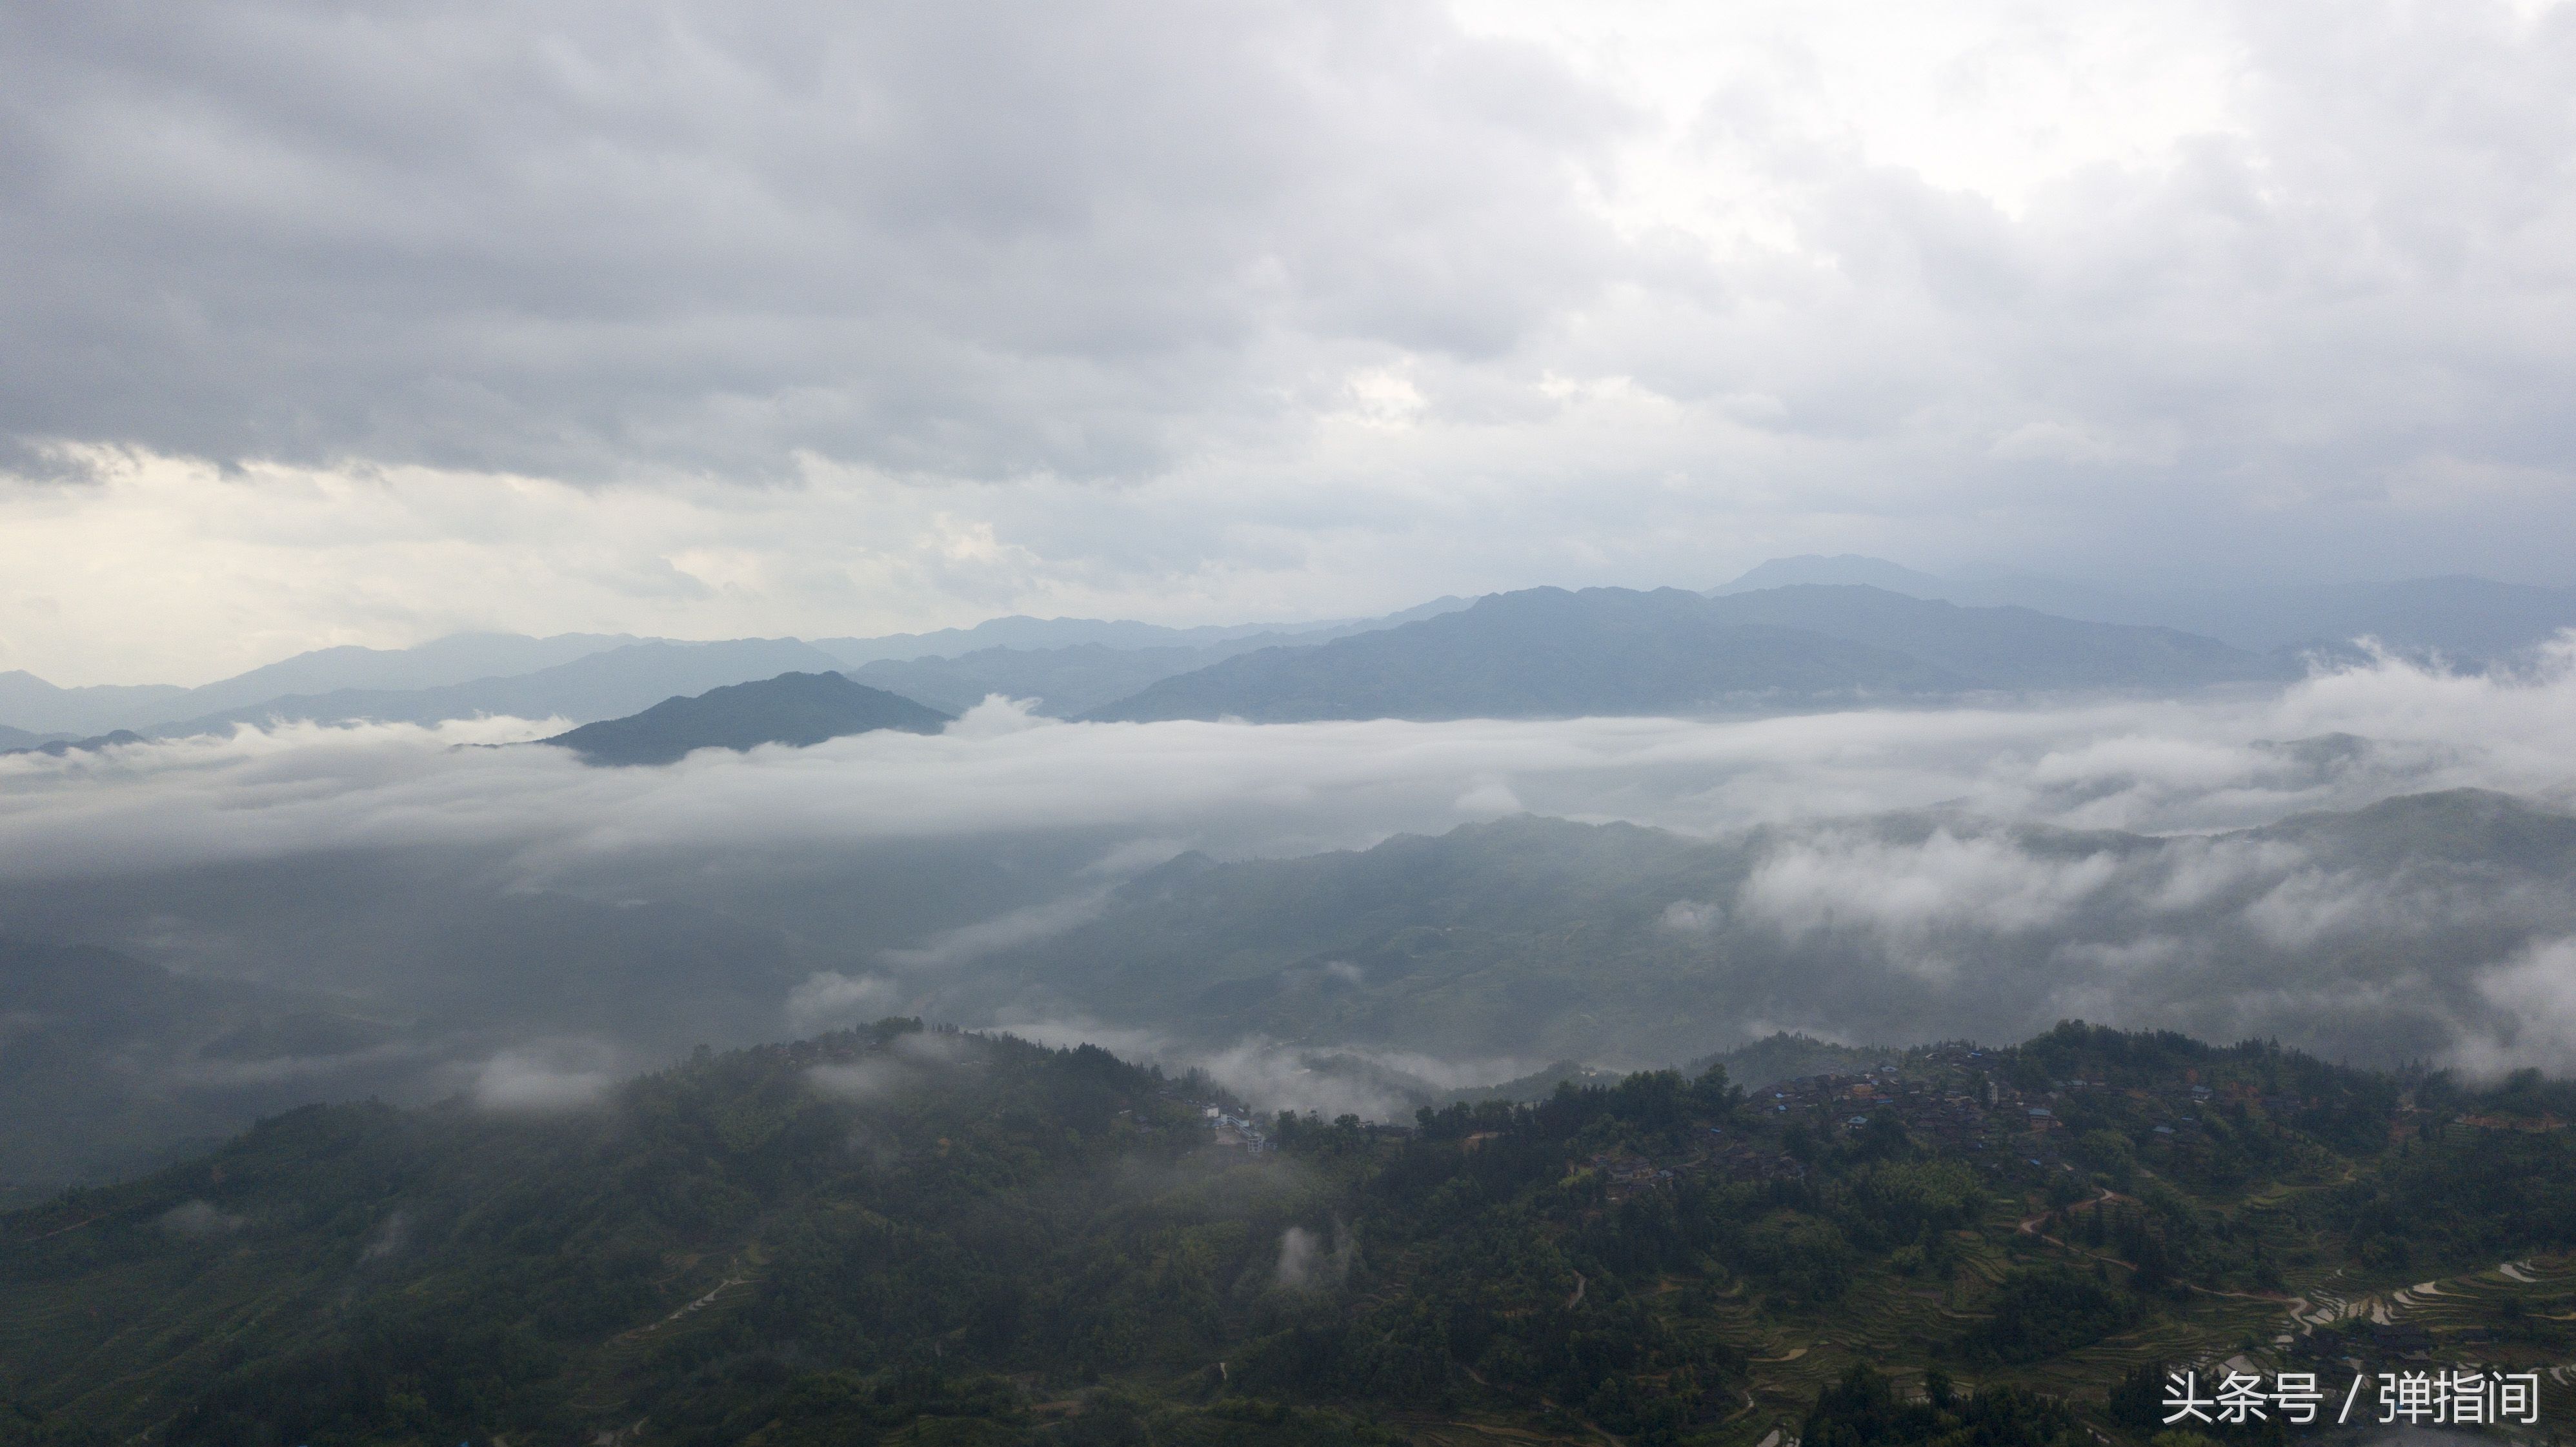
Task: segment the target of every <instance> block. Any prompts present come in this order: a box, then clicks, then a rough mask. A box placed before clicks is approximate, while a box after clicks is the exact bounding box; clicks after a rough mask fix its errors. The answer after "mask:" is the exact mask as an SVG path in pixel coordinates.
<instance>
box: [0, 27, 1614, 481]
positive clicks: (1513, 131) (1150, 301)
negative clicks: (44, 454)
mask: <svg viewBox="0 0 2576 1447" xmlns="http://www.w3.org/2000/svg"><path fill="white" fill-rule="evenodd" d="M6 25H7V29H6V30H5V31H0V65H5V66H6V68H7V69H6V73H7V79H8V85H7V86H6V88H5V89H6V92H7V94H8V95H9V96H10V97H11V99H10V100H9V101H8V102H7V103H6V105H7V107H8V109H7V111H6V112H5V116H6V120H5V124H6V125H7V127H8V129H9V131H10V133H11V135H12V137H13V139H14V144H13V145H12V147H11V151H10V156H11V162H12V165H11V171H12V176H11V186H10V194H11V196H12V198H13V203H12V204H11V206H10V207H9V209H8V211H7V212H6V215H7V218H8V219H7V223H6V225H7V230H6V232H5V233H0V238H5V239H0V245H5V247H6V249H7V252H8V254H9V255H10V256H11V258H12V260H13V263H14V267H15V270H16V271H17V274H18V276H19V279H20V281H21V283H22V284H21V285H19V286H14V287H12V288H11V289H10V293H9V295H10V298H11V300H10V302H9V303H8V307H9V312H8V317H7V319H8V322H9V327H8V331H9V335H10V336H11V337H12V338H13V340H12V342H11V344H10V351H9V353H8V360H7V367H8V376H9V383H10V385H9V387H8V388H7V390H6V393H5V395H6V397H7V398H8V403H7V413H6V415H5V417H0V424H4V425H6V426H7V427H8V428H9V429H10V430H12V431H15V432H18V433H20V434H22V435H34V436H50V437H69V438H74V439H94V440H100V441H126V442H137V443H142V444H145V445H149V446H153V447H157V448H161V449H164V450H172V451H180V452H188V453H195V454H201V455H207V456H213V457H217V458H226V459H229V458H235V457H274V458H281V459H289V460H306V461H331V460H338V459H340V458H344V457H358V458H367V459H376V460H383V461H429V462H436V463H442V464H452V465H462V466H469V467H496V468H501V469H505V470H516V471H536V472H551V473H559V474H560V473H569V474H574V475H589V476H612V475H619V474H624V473H629V472H632V471H634V470H636V469H637V468H639V467H640V468H642V469H644V470H647V471H649V470H651V469H653V468H655V467H674V468H684V469H686V468H697V467H707V466H712V467H717V468H720V469H724V470H728V471H733V472H736V473H743V472H749V473H758V474H769V475H777V474H781V473H782V472H784V471H785V470H786V469H787V467H788V464H789V458H790V455H791V454H792V453H793V452H794V451H796V450H798V449H811V450H815V451H819V452H821V453H824V454H826V455H830V456H833V457H837V458H840V459H843V460H846V461H864V462H868V463H871V464H875V465H878V466H883V467H886V468H889V469H891V470H894V471H897V472H923V473H928V474H932V475H938V476H1005V475H1014V474H1020V473H1028V472H1047V473H1064V474H1075V475H1094V474H1103V475H1118V476H1133V475H1137V474H1139V473H1144V472H1150V471H1153V470H1155V469H1157V468H1159V467H1161V466H1163V465H1164V464H1165V463H1166V462H1167V461H1168V460H1169V459H1170V457H1171V456H1172V455H1173V454H1174V453H1175V451H1176V450H1179V449H1181V448H1185V447H1189V446H1193V445H1196V444H1197V442H1198V441H1199V440H1200V439H1199V438H1198V437H1196V436H1194V435H1193V434H1194V433H1195V432H1196V430H1197V429H1198V428H1200V427H1202V426H1204V425H1205V424H1206V423H1208V422H1210V421H1215V422H1216V424H1217V426H1218V427H1219V429H1220V430H1223V429H1226V428H1232V427H1250V428H1255V429H1258V428H1261V427H1264V426H1267V425H1268V424H1269V423H1270V422H1271V421H1272V420H1274V419H1275V417H1276V416H1277V415H1278V413H1279V412H1280V410H1281V408H1282V406H1283V404H1285V403H1287V402H1289V401H1290V397H1289V396H1287V395H1284V394H1282V393H1281V391H1280V384H1281V383H1282V382H1283V381H1287V380H1288V379H1290V378H1292V377H1294V376H1295V375H1296V374H1298V373H1299V372H1302V371H1304V370H1305V369H1306V368H1308V367H1310V366H1313V365H1315V364H1316V363H1317V362H1319V361H1323V360H1324V359H1326V358H1329V357H1331V356H1333V355H1334V354H1336V353H1341V354H1344V355H1346V356H1348V357H1366V356H1369V355H1372V354H1378V353H1383V352H1386V351H1388V350H1390V349H1403V350H1421V351H1427V352H1433V353H1445V354H1457V355H1466V356H1478V355H1490V354H1493V353H1495V352H1497V351H1499V350H1503V349H1508V348H1509V347H1511V346H1512V345H1513V344H1514V343H1515V341H1516V340H1517V339H1518V338H1519V337H1521V336H1522V335H1524V334H1525V333H1526V332H1527V331H1529V330H1530V329H1531V328H1532V327H1533V326H1535V325H1536V324H1538V323H1539V322H1540V321H1541V320H1542V319H1543V318H1545V317H1546V316H1547V315H1549V314H1551V313H1552V312H1554V311H1556V310H1558V309H1560V308H1562V307H1563V306H1564V305H1566V304H1567V303H1568V302H1570V301H1572V300H1575V299H1577V298H1579V297H1580V296H1582V295H1586V294H1589V293H1590V292H1592V291H1593V290H1595V289H1596V288H1597V287H1598V286H1599V285H1600V284H1601V282H1602V280H1603V279H1604V278H1603V276H1602V275H1601V270H1600V268H1601V255H1602V253H1603V252H1604V251H1605V250H1606V248H1607V244H1608V243H1607V237H1606V228H1605V227H1604V226H1603V225H1602V223H1600V222H1599V221H1597V220H1595V219H1592V218H1591V217H1589V216H1587V215H1586V214H1584V213H1583V212H1582V211H1580V210H1579V209H1578V208H1577V207H1576V206H1575V205H1574V204H1573V196H1572V193H1571V188H1570V184H1569V183H1570V180H1571V175H1570V173H1571V169H1572V168H1573V167H1574V166H1575V165H1577V164H1578V163H1580V161H1581V160H1582V159H1583V157H1584V154H1585V150H1586V147H1587V146H1589V145H1591V144H1593V143H1594V142H1596V141H1597V140H1599V139H1600V138H1602V137H1604V136H1605V135H1606V134H1607V132H1608V131H1609V129H1610V128H1612V127H1614V126H1615V125H1616V124H1617V122H1618V111H1617V107H1616V106H1615V105H1613V104H1611V103H1610V102H1608V101H1606V100H1605V99H1604V98H1603V97H1602V96H1601V95H1599V94H1598V93H1597V92H1592V91H1587V90H1586V89H1584V88H1582V87H1580V86H1578V85H1576V84H1574V83H1573V81H1572V80H1571V78H1570V77H1569V76H1567V75H1566V74H1565V73H1564V72H1563V71H1562V70H1561V68H1559V67H1556V66H1554V65H1552V64H1551V63H1550V62H1549V61H1548V60H1547V58H1546V57H1544V56H1542V55H1540V54H1537V53H1535V52H1532V51H1529V50H1527V49H1526V48H1523V47H1518V46H1513V45H1509V44H1504V43H1498V42H1490V41H1475V40H1472V39H1469V38H1467V37H1465V36H1462V35H1461V34H1459V33H1458V32H1457V31H1456V30H1455V29H1454V28H1452V27H1451V26H1449V25H1448V24H1447V23H1446V22H1445V21H1444V20H1443V19H1442V18H1441V17H1440V16H1439V15H1438V13H1437V12H1436V11H1434V10H1432V9H1430V8H1428V7H1426V6H1422V5H1395V6H1384V5H1374V6H1359V5H1333V6H1324V7H1314V6H1305V7H1290V6H1281V5H1255V6H1250V7H1236V8H1234V9H1230V10H1227V11H1223V12H1218V11H1211V10H1205V9H1201V8H1194V7H1191V6H1186V5H1175V4H1168V3H1152V0H1146V3H1136V0H1099V3H1088V4H1082V5H1075V6H1064V7H1049V8H1047V9H1045V10H1042V11H1031V10H1027V9H1011V8H1001V7H989V6H986V7H978V6H973V5H969V6H964V7H940V8H937V9H934V10H918V9H913V8H909V7H903V6H861V7H855V8H854V7H849V6H810V5H809V6H803V7H787V8H784V9H777V8H773V9H770V10H766V11H763V12H761V13H760V14H759V15H758V16H757V17H754V16H752V15H749V14H747V13H745V12H741V11H739V10H736V9H733V8H730V7H725V6H721V5H711V4H685V5H681V6H677V7H664V8H662V9H660V10H657V11H655V12H653V13H652V14H651V15H650V16H649V17H648V16H645V15H642V14H638V13H636V12H632V11H628V10H624V9H621V8H619V7H616V6H604V5H596V4H587V3H563V4H553V5H548V6H545V7H541V8H539V9H535V10H531V9H528V8H526V7H519V6H500V5H469V6H466V7H462V8H456V9H449V10H445V11H442V12H440V13H439V14H437V15H435V16H432V15H425V14H423V15H407V14H401V13H397V12H389V11H388V12H368V13H364V14H360V13H356V12H350V11H347V10H345V9H342V8H339V7H335V6H329V5H321V4H311V3H304V0H273V3H257V4H252V5H246V6H240V7H234V8H232V9H229V10H227V11H226V12H225V13H223V14H221V15H217V14H214V13H211V12H208V13H203V14H199V15H196V16H169V15H163V14H158V13H155V12H151V11H149V10H147V9H144V8H142V7H133V6H121V5H109V6H103V7H94V8H88V9H84V10H80V11H57V12H52V13H24V14H17V15H14V16H13V17H12V18H11V19H10V20H9V21H7V22H6Z"/></svg>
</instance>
